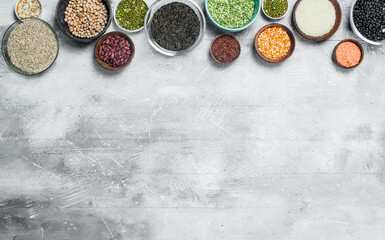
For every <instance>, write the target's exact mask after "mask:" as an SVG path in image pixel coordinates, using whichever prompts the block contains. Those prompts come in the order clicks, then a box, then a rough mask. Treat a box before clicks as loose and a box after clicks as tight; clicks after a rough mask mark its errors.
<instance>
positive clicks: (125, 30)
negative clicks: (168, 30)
mask: <svg viewBox="0 0 385 240" xmlns="http://www.w3.org/2000/svg"><path fill="white" fill-rule="evenodd" d="M122 1H124V0H120V1H119V2H118V4H116V6H115V7H114V9H113V11H114V22H115V24H116V26H118V28H120V29H121V30H122V31H124V32H128V33H137V32H140V31H142V30H143V29H144V25H146V24H143V26H142V27H141V28H138V29H135V30H128V29H125V28H123V27H121V26H120V25H119V24H118V20H116V11H117V8H118V6H119V4H120V3H121V2H122ZM142 2H144V4H146V6H147V12H148V10H149V8H148V4H147V3H146V1H144V0H142ZM147 12H146V15H147ZM144 17H145V19H146V16H144Z"/></svg>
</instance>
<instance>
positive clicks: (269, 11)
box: [263, 0, 288, 18]
mask: <svg viewBox="0 0 385 240" xmlns="http://www.w3.org/2000/svg"><path fill="white" fill-rule="evenodd" d="M287 7H288V3H287V0H264V1H263V10H264V11H265V13H266V15H268V16H269V17H272V18H279V17H282V16H283V15H285V13H286V11H287Z"/></svg>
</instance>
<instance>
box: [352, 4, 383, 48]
mask: <svg viewBox="0 0 385 240" xmlns="http://www.w3.org/2000/svg"><path fill="white" fill-rule="evenodd" d="M356 2H357V0H354V1H353V4H352V7H351V8H350V16H349V22H350V26H351V28H352V30H353V32H354V33H355V34H356V35H357V37H359V38H361V39H362V40H364V41H365V42H367V43H369V44H372V45H377V46H379V45H382V44H384V43H385V40H384V41H382V42H376V41H372V40H370V39H367V38H366V37H365V36H364V35H362V34H361V33H360V31H358V29H357V27H356V24H355V23H354V18H353V11H354V6H355V5H356Z"/></svg>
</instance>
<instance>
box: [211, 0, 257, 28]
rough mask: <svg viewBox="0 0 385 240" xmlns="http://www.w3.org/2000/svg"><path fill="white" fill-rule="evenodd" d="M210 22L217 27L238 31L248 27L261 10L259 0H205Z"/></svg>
mask: <svg viewBox="0 0 385 240" xmlns="http://www.w3.org/2000/svg"><path fill="white" fill-rule="evenodd" d="M205 8H206V12H207V15H208V17H209V19H210V20H211V22H212V23H213V24H214V25H215V26H217V27H218V28H220V29H222V30H225V31H229V32H239V31H242V30H245V29H246V28H248V27H249V26H250V25H251V24H252V23H253V22H254V21H255V19H256V18H257V16H258V13H259V12H260V10H261V1H260V0H205Z"/></svg>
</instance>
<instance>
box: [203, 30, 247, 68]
mask: <svg viewBox="0 0 385 240" xmlns="http://www.w3.org/2000/svg"><path fill="white" fill-rule="evenodd" d="M224 36H229V37H231V38H233V39H235V40H236V41H237V43H238V45H239V53H238V56H237V57H236V58H235V59H234V60H233V61H231V62H221V61H219V60H218V59H216V58H215V57H214V55H213V44H214V42H215V41H216V40H217V39H218V38H221V37H224ZM241 51H242V47H241V43H240V42H239V40H238V39H237V38H236V37H234V36H233V35H230V34H220V35H218V36H216V37H215V38H214V39H213V40H212V41H211V44H210V55H211V57H212V58H213V59H214V60H215V61H216V62H217V63H219V64H222V65H229V64H231V63H233V62H235V61H236V60H237V59H238V58H239V56H241Z"/></svg>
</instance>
